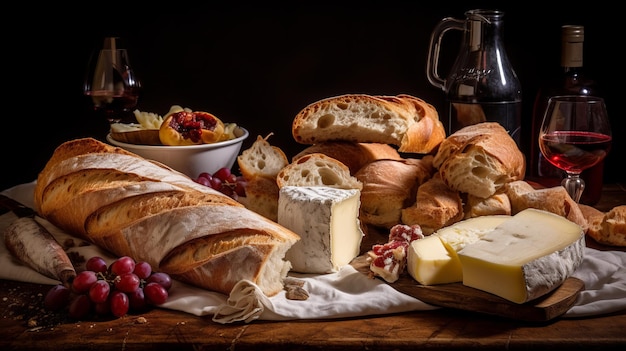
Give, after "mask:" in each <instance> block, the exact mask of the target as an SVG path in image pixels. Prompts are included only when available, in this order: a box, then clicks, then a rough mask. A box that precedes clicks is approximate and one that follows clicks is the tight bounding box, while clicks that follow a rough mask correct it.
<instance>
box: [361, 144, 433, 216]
mask: <svg viewBox="0 0 626 351" xmlns="http://www.w3.org/2000/svg"><path fill="white" fill-rule="evenodd" d="M433 171H434V168H433V166H432V156H426V157H424V158H423V159H404V160H377V161H373V162H370V163H368V164H367V165H365V166H364V167H363V168H361V169H360V170H359V171H358V172H357V173H356V174H355V175H354V176H355V177H356V178H357V179H358V180H359V181H361V183H363V190H361V209H360V216H359V218H360V219H361V222H362V223H365V224H370V225H374V226H379V227H386V228H391V227H392V226H394V225H396V224H398V223H400V217H401V214H402V209H403V208H405V207H408V206H410V205H411V204H413V203H414V202H415V194H416V192H417V187H418V186H420V185H421V184H423V183H424V182H425V181H426V180H428V179H430V177H431V176H432V173H433Z"/></svg>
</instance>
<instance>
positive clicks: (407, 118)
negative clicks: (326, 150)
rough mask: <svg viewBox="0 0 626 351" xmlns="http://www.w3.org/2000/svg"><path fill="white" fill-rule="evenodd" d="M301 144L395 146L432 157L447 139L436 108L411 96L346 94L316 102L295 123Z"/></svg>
mask: <svg viewBox="0 0 626 351" xmlns="http://www.w3.org/2000/svg"><path fill="white" fill-rule="evenodd" d="M292 134H293V137H294V139H295V141H296V142H298V143H301V144H309V145H313V144H318V143H321V142H325V141H334V140H343V141H352V142H360V143H381V144H391V145H396V146H398V147H399V151H400V152H407V153H421V154H428V153H430V152H432V151H433V150H434V149H435V148H436V147H437V146H438V145H439V143H441V141H442V140H443V139H444V138H445V136H446V134H445V130H444V127H443V125H442V123H441V121H440V120H439V115H438V113H437V111H436V110H435V108H434V107H433V106H432V105H430V104H428V103H427V102H425V101H424V100H422V99H419V98H417V97H414V96H410V95H398V96H371V95H366V94H346V95H340V96H335V97H330V98H327V99H323V100H320V101H317V102H314V103H312V104H310V105H308V106H307V107H305V108H304V109H303V110H301V111H300V112H299V113H298V114H297V115H296V117H295V118H294V120H293V124H292Z"/></svg>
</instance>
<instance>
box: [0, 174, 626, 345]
mask: <svg viewBox="0 0 626 351" xmlns="http://www.w3.org/2000/svg"><path fill="white" fill-rule="evenodd" d="M605 190H606V191H605V192H604V193H603V197H602V199H601V202H600V203H599V204H598V205H597V206H596V207H598V208H599V209H602V210H607V209H609V208H611V207H613V206H615V205H619V204H626V189H625V188H624V187H623V186H621V185H611V186H607V187H605ZM587 242H588V246H597V247H596V248H599V249H612V250H615V249H619V250H624V248H614V247H610V248H609V247H603V246H600V245H597V244H595V243H593V242H592V241H591V240H588V241H587ZM48 289H49V286H46V285H38V284H25V283H19V282H13V281H5V280H0V317H1V318H0V350H3V351H4V350H58V349H62V350H64V351H70V350H81V351H82V350H98V351H104V350H172V349H175V350H179V351H182V350H441V349H457V350H469V349H483V350H520V349H561V348H562V349H568V350H587V351H588V350H609V349H623V348H624V346H626V332H625V331H626V311H621V312H619V313H615V314H610V315H603V316H596V317H593V318H576V319H570V318H563V317H556V318H553V319H550V320H548V321H544V322H541V321H539V322H537V321H532V322H528V321H522V320H516V319H512V318H504V317H499V316H493V315H489V314H484V313H477V312H472V311H465V310H462V309H456V308H442V309H439V310H434V311H417V312H412V313H401V314H393V315H385V316H371V317H362V318H350V319H336V320H328V319H326V320H296V321H286V322H269V321H253V322H251V323H247V324H246V323H232V324H225V325H224V324H219V323H215V322H213V321H212V320H211V318H209V317H196V316H193V315H190V314H187V313H183V312H177V311H171V310H165V309H159V308H157V309H153V310H150V311H148V312H145V313H141V314H133V315H127V316H125V317H123V318H119V319H107V320H95V321H86V322H74V321H63V320H55V316H54V315H50V314H46V313H45V312H43V311H41V301H42V299H43V295H44V294H45V293H46V292H47V291H48Z"/></svg>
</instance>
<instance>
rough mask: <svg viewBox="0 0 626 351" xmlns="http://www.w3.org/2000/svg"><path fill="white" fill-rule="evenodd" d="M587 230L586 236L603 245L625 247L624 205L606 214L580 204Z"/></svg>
mask: <svg viewBox="0 0 626 351" xmlns="http://www.w3.org/2000/svg"><path fill="white" fill-rule="evenodd" d="M579 207H580V209H581V211H582V213H583V215H584V216H585V218H586V219H587V223H588V224H589V228H588V229H587V235H589V236H590V237H591V238H593V240H595V241H597V242H598V243H600V244H603V245H610V246H622V247H626V205H618V206H615V207H613V208H612V209H611V210H609V211H608V212H602V211H600V210H598V209H596V208H594V207H591V206H587V205H583V204H580V205H579Z"/></svg>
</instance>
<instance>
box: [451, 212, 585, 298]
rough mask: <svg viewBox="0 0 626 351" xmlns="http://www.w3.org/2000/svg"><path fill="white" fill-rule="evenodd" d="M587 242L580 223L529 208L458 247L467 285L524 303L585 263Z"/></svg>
mask: <svg viewBox="0 0 626 351" xmlns="http://www.w3.org/2000/svg"><path fill="white" fill-rule="evenodd" d="M584 247H585V236H584V232H583V230H582V229H581V227H580V226H578V225H577V224H575V223H573V222H570V221H569V220H567V219H565V218H564V217H561V216H558V215H555V214H553V213H550V212H546V211H541V210H536V209H532V208H529V209H526V210H524V211H521V212H519V213H517V214H516V215H515V216H513V217H511V219H509V220H507V221H504V222H503V223H502V224H500V225H498V226H497V227H496V228H495V229H494V230H493V231H491V232H489V233H487V234H485V235H484V236H483V237H482V238H481V239H480V240H478V241H477V242H475V243H473V244H470V245H467V246H465V247H464V248H463V249H461V250H460V251H459V252H458V256H459V259H460V261H461V267H462V269H463V285H467V286H469V287H473V288H476V289H480V290H483V291H486V292H489V293H492V294H494V295H497V296H500V297H502V298H504V299H507V300H509V301H512V302H515V303H524V302H527V301H530V300H533V299H535V298H538V297H540V296H542V295H545V294H547V293H548V292H550V291H552V290H554V289H555V288H556V287H558V286H559V285H560V284H561V283H563V281H565V279H567V277H569V276H570V275H571V274H572V273H573V272H574V271H575V270H576V268H578V266H579V265H580V263H581V262H582V260H583V254H584Z"/></svg>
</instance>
